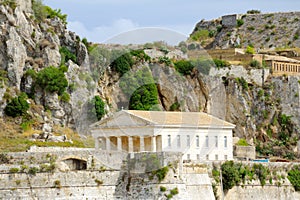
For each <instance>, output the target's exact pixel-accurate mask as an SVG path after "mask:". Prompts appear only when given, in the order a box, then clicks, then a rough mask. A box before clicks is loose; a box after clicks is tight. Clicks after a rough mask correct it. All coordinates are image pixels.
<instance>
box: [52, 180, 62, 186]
mask: <svg viewBox="0 0 300 200" xmlns="http://www.w3.org/2000/svg"><path fill="white" fill-rule="evenodd" d="M54 187H55V188H61V183H60V180H56V181H54Z"/></svg>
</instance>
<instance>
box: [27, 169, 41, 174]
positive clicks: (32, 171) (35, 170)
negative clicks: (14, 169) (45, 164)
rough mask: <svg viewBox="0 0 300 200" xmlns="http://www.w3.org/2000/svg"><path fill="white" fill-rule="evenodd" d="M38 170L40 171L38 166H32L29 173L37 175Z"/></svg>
mask: <svg viewBox="0 0 300 200" xmlns="http://www.w3.org/2000/svg"><path fill="white" fill-rule="evenodd" d="M38 172H39V168H37V167H30V168H29V170H28V173H29V174H31V175H36V173H38Z"/></svg>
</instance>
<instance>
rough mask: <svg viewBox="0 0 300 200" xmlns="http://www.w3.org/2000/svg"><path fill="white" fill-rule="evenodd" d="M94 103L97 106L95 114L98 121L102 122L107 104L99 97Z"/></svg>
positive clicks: (96, 97)
mask: <svg viewBox="0 0 300 200" xmlns="http://www.w3.org/2000/svg"><path fill="white" fill-rule="evenodd" d="M93 103H94V105H95V114H96V116H97V119H98V120H101V119H102V117H103V116H104V115H105V110H104V106H105V103H104V101H103V100H102V99H101V98H100V97H99V96H95V97H94V99H93Z"/></svg>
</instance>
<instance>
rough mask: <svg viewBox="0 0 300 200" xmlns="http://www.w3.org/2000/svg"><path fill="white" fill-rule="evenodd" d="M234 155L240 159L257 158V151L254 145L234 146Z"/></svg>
mask: <svg viewBox="0 0 300 200" xmlns="http://www.w3.org/2000/svg"><path fill="white" fill-rule="evenodd" d="M233 155H234V156H235V157H237V158H240V159H247V160H248V159H252V160H253V159H255V158H256V152H255V147H254V146H234V148H233Z"/></svg>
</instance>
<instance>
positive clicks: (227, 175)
mask: <svg viewBox="0 0 300 200" xmlns="http://www.w3.org/2000/svg"><path fill="white" fill-rule="evenodd" d="M221 169H222V178H223V181H222V183H223V189H224V191H228V190H230V189H231V188H232V187H233V186H235V185H237V184H239V183H240V181H241V178H240V176H239V167H238V166H237V165H236V164H235V163H234V162H233V161H226V162H225V163H223V164H222V165H221Z"/></svg>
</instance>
